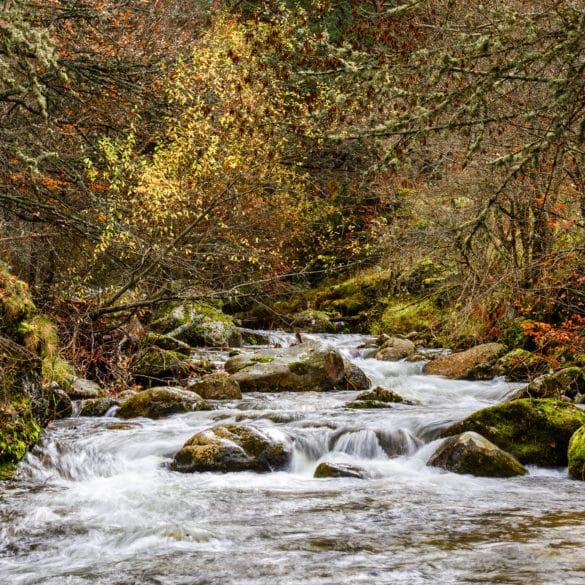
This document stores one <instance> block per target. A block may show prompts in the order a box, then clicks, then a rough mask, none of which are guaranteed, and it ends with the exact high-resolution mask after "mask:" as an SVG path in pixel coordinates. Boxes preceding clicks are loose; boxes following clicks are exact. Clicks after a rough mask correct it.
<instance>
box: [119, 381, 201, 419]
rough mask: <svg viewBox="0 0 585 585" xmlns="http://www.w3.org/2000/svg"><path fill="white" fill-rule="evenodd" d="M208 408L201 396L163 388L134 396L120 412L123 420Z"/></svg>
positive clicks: (181, 390)
mask: <svg viewBox="0 0 585 585" xmlns="http://www.w3.org/2000/svg"><path fill="white" fill-rule="evenodd" d="M206 408H207V406H206V404H205V401H204V400H203V398H201V396H199V394H196V393H195V392H191V391H190V390H184V389H183V388H174V387H172V386H162V387H158V388H150V390H144V391H143V392H138V393H137V394H134V395H133V396H131V397H130V398H128V399H127V400H125V401H124V402H123V403H122V404H121V405H120V409H119V410H118V413H117V414H118V416H119V417H121V418H136V417H139V416H144V417H146V418H164V417H165V416H169V415H171V414H176V413H178V412H190V411H192V410H204V409H206Z"/></svg>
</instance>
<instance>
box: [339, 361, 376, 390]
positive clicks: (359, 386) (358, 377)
mask: <svg viewBox="0 0 585 585" xmlns="http://www.w3.org/2000/svg"><path fill="white" fill-rule="evenodd" d="M343 369H344V372H345V380H344V383H343V385H342V389H344V390H365V389H366V388H369V387H370V383H371V382H370V379H369V378H368V377H367V376H366V374H365V373H364V371H363V370H362V369H361V368H359V367H358V366H356V365H355V364H354V363H353V362H350V361H349V360H346V359H345V358H344V359H343Z"/></svg>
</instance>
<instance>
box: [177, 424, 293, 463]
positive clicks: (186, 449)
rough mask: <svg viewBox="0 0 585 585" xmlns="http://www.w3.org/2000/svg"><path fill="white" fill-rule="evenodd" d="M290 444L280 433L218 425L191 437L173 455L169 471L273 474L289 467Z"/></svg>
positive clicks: (233, 425)
mask: <svg viewBox="0 0 585 585" xmlns="http://www.w3.org/2000/svg"><path fill="white" fill-rule="evenodd" d="M291 452H292V444H291V441H290V439H288V437H286V436H284V435H282V434H281V433H280V432H278V431H276V430H274V429H269V430H261V429H259V428H256V427H253V426H247V425H237V424H227V425H218V426H215V427H213V428H211V429H208V430H206V431H203V432H200V433H197V434H196V435H193V437H191V438H190V439H189V440H188V441H187V442H186V443H185V444H184V445H183V447H182V448H181V449H180V451H179V452H178V453H177V454H176V455H175V458H174V459H173V463H172V468H173V469H174V470H176V471H181V472H183V473H193V472H198V471H219V472H230V471H258V472H262V471H274V470H277V469H282V468H283V467H285V466H286V465H288V463H289V460H290V456H291Z"/></svg>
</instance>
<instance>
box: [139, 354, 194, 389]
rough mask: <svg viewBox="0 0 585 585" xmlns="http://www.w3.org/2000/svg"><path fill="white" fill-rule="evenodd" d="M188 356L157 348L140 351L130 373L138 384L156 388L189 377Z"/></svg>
mask: <svg viewBox="0 0 585 585" xmlns="http://www.w3.org/2000/svg"><path fill="white" fill-rule="evenodd" d="M188 362H189V356H188V355H186V354H184V353H180V352H178V351H170V350H166V349H161V348H159V347H154V346H152V347H147V348H145V349H143V350H141V351H140V352H139V353H138V355H137V356H136V359H135V361H134V365H133V367H132V373H133V376H134V379H135V380H136V382H137V383H138V384H141V385H143V386H157V385H160V384H164V383H171V382H173V381H177V380H181V379H184V378H187V377H188V376H189V372H190V370H189V363H188Z"/></svg>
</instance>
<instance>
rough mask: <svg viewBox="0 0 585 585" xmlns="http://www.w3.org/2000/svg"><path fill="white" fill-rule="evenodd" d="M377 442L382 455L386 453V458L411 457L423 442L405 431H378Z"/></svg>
mask: <svg viewBox="0 0 585 585" xmlns="http://www.w3.org/2000/svg"><path fill="white" fill-rule="evenodd" d="M378 440H379V442H380V445H381V447H382V449H383V450H384V453H386V455H387V456H388V457H399V456H400V455H412V454H414V453H416V452H417V451H418V450H419V449H420V448H421V447H422V445H423V442H422V441H421V440H420V439H417V438H416V437H415V436H413V435H412V434H411V433H409V432H408V431H407V430H405V429H398V430H396V431H380V432H379V433H378Z"/></svg>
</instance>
